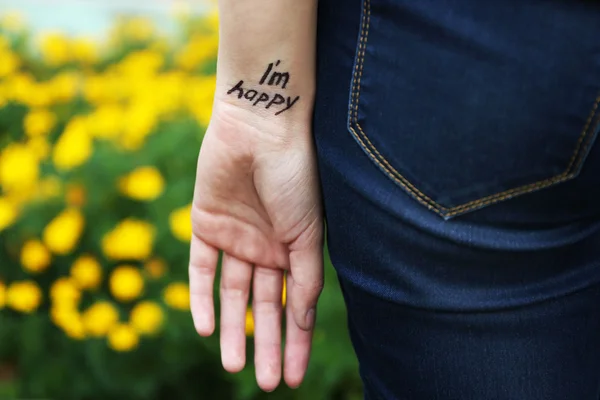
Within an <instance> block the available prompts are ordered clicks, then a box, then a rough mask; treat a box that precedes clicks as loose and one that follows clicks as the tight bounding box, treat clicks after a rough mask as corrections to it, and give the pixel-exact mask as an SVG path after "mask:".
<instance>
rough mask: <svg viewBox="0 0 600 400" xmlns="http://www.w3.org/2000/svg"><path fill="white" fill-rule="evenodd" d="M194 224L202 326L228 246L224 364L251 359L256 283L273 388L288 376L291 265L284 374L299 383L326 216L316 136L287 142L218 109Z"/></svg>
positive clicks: (195, 307) (265, 364) (205, 150)
mask: <svg viewBox="0 0 600 400" xmlns="http://www.w3.org/2000/svg"><path fill="white" fill-rule="evenodd" d="M228 121H234V122H228ZM307 136H308V135H302V136H300V135H299V137H307ZM192 222H193V231H194V237H193V240H192V248H191V261H190V284H191V291H192V313H193V315H194V321H195V324H196V328H197V330H198V332H199V333H200V334H202V335H209V334H211V333H212V331H213V329H214V322H213V320H214V317H213V315H214V314H213V304H212V293H213V291H212V285H213V278H214V271H215V266H216V263H217V258H218V250H222V251H223V253H224V258H223V265H222V277H221V351H222V358H223V364H224V366H225V368H226V369H228V370H230V371H232V372H234V371H238V370H240V369H241V368H243V366H244V364H245V337H244V324H245V310H246V307H247V302H248V296H249V289H250V283H251V282H252V283H253V311H254V318H255V326H256V328H255V344H256V346H255V363H256V367H257V368H256V369H257V379H258V382H259V384H260V385H261V387H263V388H265V389H271V388H274V387H275V386H276V385H277V383H278V382H279V379H280V375H281V367H280V363H281V361H280V353H279V351H280V350H279V349H280V346H279V343H280V340H281V339H280V333H279V332H280V331H281V322H280V321H281V314H282V308H281V300H280V299H281V290H282V283H283V272H284V270H288V271H289V273H288V277H287V279H288V297H289V298H290V301H289V302H288V304H289V307H288V310H287V314H288V318H287V323H288V326H287V340H286V354H285V360H286V367H285V370H284V373H285V378H286V381H287V382H288V384H290V385H292V386H296V385H298V384H299V383H300V381H301V380H302V376H303V374H304V370H305V368H306V363H307V361H308V352H309V349H310V340H311V331H310V329H311V322H310V318H311V316H310V315H309V316H308V317H307V316H306V311H307V310H309V309H311V308H313V307H314V302H315V301H316V298H317V297H318V294H319V291H320V287H321V284H322V283H321V281H322V259H321V257H322V254H321V246H322V243H321V241H322V217H321V206H320V196H319V191H318V184H317V177H316V167H315V162H314V152H313V149H312V144H311V143H310V141H309V140H304V142H303V141H301V140H298V141H296V142H295V143H293V144H291V145H290V143H286V145H282V143H281V142H280V141H278V140H276V139H274V137H273V136H269V135H268V133H267V132H264V131H258V130H256V129H255V128H252V127H250V126H248V125H247V124H243V123H239V122H237V120H225V119H224V118H217V117H213V120H212V122H211V126H210V128H209V130H208V132H207V134H206V137H205V139H204V142H203V145H202V149H201V152H200V156H199V158H198V170H197V176H196V188H195V194H194V204H193V208H192Z"/></svg>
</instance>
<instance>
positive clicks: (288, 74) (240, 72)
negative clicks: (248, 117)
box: [216, 0, 317, 121]
mask: <svg viewBox="0 0 600 400" xmlns="http://www.w3.org/2000/svg"><path fill="white" fill-rule="evenodd" d="M316 9H317V0H219V14H220V42H219V58H218V64H217V92H216V100H217V101H219V102H221V103H223V104H228V105H233V106H234V107H236V108H240V109H243V110H246V111H250V112H252V114H254V115H257V116H259V117H261V118H266V119H269V120H274V119H278V118H281V119H285V120H289V119H294V120H299V121H308V120H309V119H310V118H311V114H312V106H313V101H314V92H315V36H316Z"/></svg>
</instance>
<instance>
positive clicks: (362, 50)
mask: <svg viewBox="0 0 600 400" xmlns="http://www.w3.org/2000/svg"><path fill="white" fill-rule="evenodd" d="M363 6H364V7H363V21H362V26H361V34H360V38H359V48H358V60H357V61H358V62H357V67H356V68H355V69H354V85H353V89H352V92H353V95H352V101H353V103H354V104H353V105H354V107H351V108H350V110H349V111H348V114H349V118H350V121H351V123H352V110H353V109H354V125H356V126H357V127H358V130H359V131H360V133H361V134H362V137H363V138H364V139H365V140H366V141H367V143H368V145H365V143H364V142H363V140H362V139H361V138H360V137H359V136H358V135H357V134H356V131H355V130H354V129H353V128H352V126H350V130H351V131H352V133H353V134H354V137H355V138H357V139H358V141H359V142H360V143H361V145H362V146H363V148H364V149H365V150H366V151H367V152H368V153H369V155H370V156H371V158H372V159H373V160H374V161H375V162H376V163H377V165H379V166H380V167H381V168H383V169H384V170H385V171H386V172H387V173H388V174H390V175H392V176H391V178H392V179H394V181H396V182H397V183H398V184H399V185H400V186H402V187H403V188H404V189H405V190H407V191H408V192H409V193H411V194H413V195H414V196H415V197H417V198H418V199H419V200H420V201H421V203H424V204H425V205H427V206H429V207H430V208H432V209H435V210H438V212H439V210H446V208H445V207H443V206H441V205H439V204H437V203H436V202H435V201H433V200H432V199H430V198H429V197H427V196H426V195H425V194H423V193H421V192H420V191H419V190H418V189H417V188H416V187H414V186H413V185H412V184H411V183H410V182H409V181H408V180H406V178H404V177H403V176H402V175H401V174H400V173H399V172H398V171H396V170H395V169H394V167H393V166H392V165H390V163H389V162H388V161H387V159H386V158H385V157H383V156H382V155H381V154H380V153H379V151H378V150H377V148H376V147H375V146H374V145H373V143H371V141H370V140H369V137H368V136H367V135H366V134H365V133H364V131H363V130H362V128H361V126H360V125H359V124H358V105H359V99H360V87H361V86H360V82H361V79H362V71H363V65H364V59H365V54H366V47H367V40H368V36H369V26H370V20H371V4H370V0H365V1H364V2H363ZM371 151H374V152H375V153H376V155H374V154H373V153H372V152H371ZM382 162H383V163H384V164H385V165H382V164H381V163H382ZM393 175H396V176H393ZM398 178H399V179H400V180H399V179H398Z"/></svg>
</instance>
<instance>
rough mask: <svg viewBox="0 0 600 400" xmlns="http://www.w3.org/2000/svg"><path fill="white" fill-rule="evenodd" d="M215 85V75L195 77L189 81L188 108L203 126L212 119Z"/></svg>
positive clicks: (187, 92)
mask: <svg viewBox="0 0 600 400" xmlns="http://www.w3.org/2000/svg"><path fill="white" fill-rule="evenodd" d="M215 87H216V78H215V76H214V75H213V76H209V77H195V78H193V79H191V80H190V82H189V83H188V89H187V91H186V104H187V108H188V109H189V111H190V112H191V113H192V114H193V115H194V117H195V118H196V120H197V121H198V123H199V124H200V125H202V126H208V123H209V121H210V117H211V115H212V106H213V99H214V94H215Z"/></svg>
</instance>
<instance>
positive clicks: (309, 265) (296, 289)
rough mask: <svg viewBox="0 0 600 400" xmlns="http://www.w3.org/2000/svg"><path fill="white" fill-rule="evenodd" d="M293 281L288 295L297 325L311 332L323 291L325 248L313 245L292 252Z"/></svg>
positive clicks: (289, 304)
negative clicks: (318, 301)
mask: <svg viewBox="0 0 600 400" xmlns="http://www.w3.org/2000/svg"><path fill="white" fill-rule="evenodd" d="M289 274H290V275H291V276H292V278H293V279H291V280H290V281H288V283H291V285H290V286H289V287H288V290H289V291H290V293H289V295H288V300H289V301H288V307H291V309H292V314H293V317H294V320H295V321H296V325H298V327H300V328H301V329H304V330H307V331H308V330H311V329H312V328H313V326H314V323H315V317H316V306H317V300H318V299H319V295H320V294H321V290H322V289H323V248H322V247H321V246H320V245H313V246H312V247H310V248H307V249H303V250H293V251H291V252H290V272H289Z"/></svg>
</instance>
